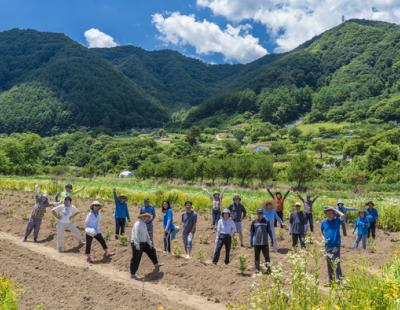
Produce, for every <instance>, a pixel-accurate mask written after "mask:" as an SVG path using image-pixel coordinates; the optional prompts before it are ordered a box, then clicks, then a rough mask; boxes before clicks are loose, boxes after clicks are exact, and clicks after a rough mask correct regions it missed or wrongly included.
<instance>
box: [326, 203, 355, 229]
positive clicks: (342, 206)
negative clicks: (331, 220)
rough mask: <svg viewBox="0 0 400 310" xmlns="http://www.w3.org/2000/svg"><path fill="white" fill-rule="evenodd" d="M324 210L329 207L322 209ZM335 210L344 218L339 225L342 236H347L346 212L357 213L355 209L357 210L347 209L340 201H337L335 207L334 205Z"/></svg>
mask: <svg viewBox="0 0 400 310" xmlns="http://www.w3.org/2000/svg"><path fill="white" fill-rule="evenodd" d="M324 208H325V209H326V208H330V207H324ZM335 209H336V210H338V211H340V212H341V213H343V214H344V216H343V217H342V223H341V225H342V230H343V236H347V227H346V223H347V217H346V216H347V212H349V211H358V209H357V208H349V207H346V206H345V205H344V202H343V201H342V200H339V201H338V202H337V205H336V207H335Z"/></svg>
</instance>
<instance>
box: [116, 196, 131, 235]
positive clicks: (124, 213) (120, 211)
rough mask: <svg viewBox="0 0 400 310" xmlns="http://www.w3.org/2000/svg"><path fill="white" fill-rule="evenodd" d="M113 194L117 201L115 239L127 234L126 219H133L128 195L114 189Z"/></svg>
mask: <svg viewBox="0 0 400 310" xmlns="http://www.w3.org/2000/svg"><path fill="white" fill-rule="evenodd" d="M113 196H114V202H115V208H114V220H115V240H117V239H118V237H119V236H122V235H124V234H125V225H126V220H128V222H130V221H131V218H130V216H129V210H128V204H127V201H128V197H127V196H126V195H118V194H117V190H116V189H115V188H114V189H113Z"/></svg>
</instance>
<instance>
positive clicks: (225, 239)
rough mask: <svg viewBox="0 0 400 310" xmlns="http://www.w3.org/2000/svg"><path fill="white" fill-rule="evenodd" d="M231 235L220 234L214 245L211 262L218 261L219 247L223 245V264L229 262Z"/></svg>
mask: <svg viewBox="0 0 400 310" xmlns="http://www.w3.org/2000/svg"><path fill="white" fill-rule="evenodd" d="M231 244H232V237H231V236H230V235H226V234H221V235H220V236H219V238H218V241H217V245H216V247H215V252H214V258H213V263H214V264H216V263H218V261H219V256H220V255H221V249H222V247H223V246H225V264H226V265H227V264H229V256H230V253H231Z"/></svg>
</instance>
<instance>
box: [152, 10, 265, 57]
mask: <svg viewBox="0 0 400 310" xmlns="http://www.w3.org/2000/svg"><path fill="white" fill-rule="evenodd" d="M152 21H153V24H154V25H155V27H156V28H157V30H158V31H159V32H160V38H161V39H162V40H163V41H164V42H166V43H169V44H175V45H190V46H193V47H194V48H195V50H196V53H198V54H200V55H207V54H210V53H220V54H222V55H223V56H224V58H225V60H227V61H237V62H240V63H247V62H250V61H253V60H255V59H257V58H260V57H261V56H264V55H265V54H267V50H266V49H265V48H264V47H262V46H261V45H260V43H259V40H258V38H255V37H253V36H252V35H251V34H250V33H249V31H250V30H251V26H250V25H247V24H245V25H239V26H237V27H234V26H232V25H229V24H228V25H227V26H226V28H225V29H221V28H220V27H219V26H218V25H217V24H215V23H212V22H209V21H207V20H203V21H197V20H196V19H195V16H194V15H182V14H180V13H179V12H173V13H171V14H169V15H167V16H163V15H162V14H154V15H153V16H152Z"/></svg>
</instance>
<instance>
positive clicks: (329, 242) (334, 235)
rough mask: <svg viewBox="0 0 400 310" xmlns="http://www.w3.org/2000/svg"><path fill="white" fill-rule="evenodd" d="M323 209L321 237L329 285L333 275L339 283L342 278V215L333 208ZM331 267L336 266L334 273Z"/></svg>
mask: <svg viewBox="0 0 400 310" xmlns="http://www.w3.org/2000/svg"><path fill="white" fill-rule="evenodd" d="M324 209H325V210H324V212H325V216H326V219H325V220H323V221H322V223H321V237H322V239H323V240H324V241H325V255H326V262H327V265H328V276H329V283H330V285H331V284H332V282H333V280H334V273H335V279H336V281H340V280H341V279H342V277H343V274H342V268H341V266H340V245H341V239H340V226H341V219H342V218H343V217H344V214H343V213H342V212H340V211H339V210H338V209H336V208H333V207H325V208H324ZM333 266H336V270H335V271H334V270H333Z"/></svg>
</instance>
